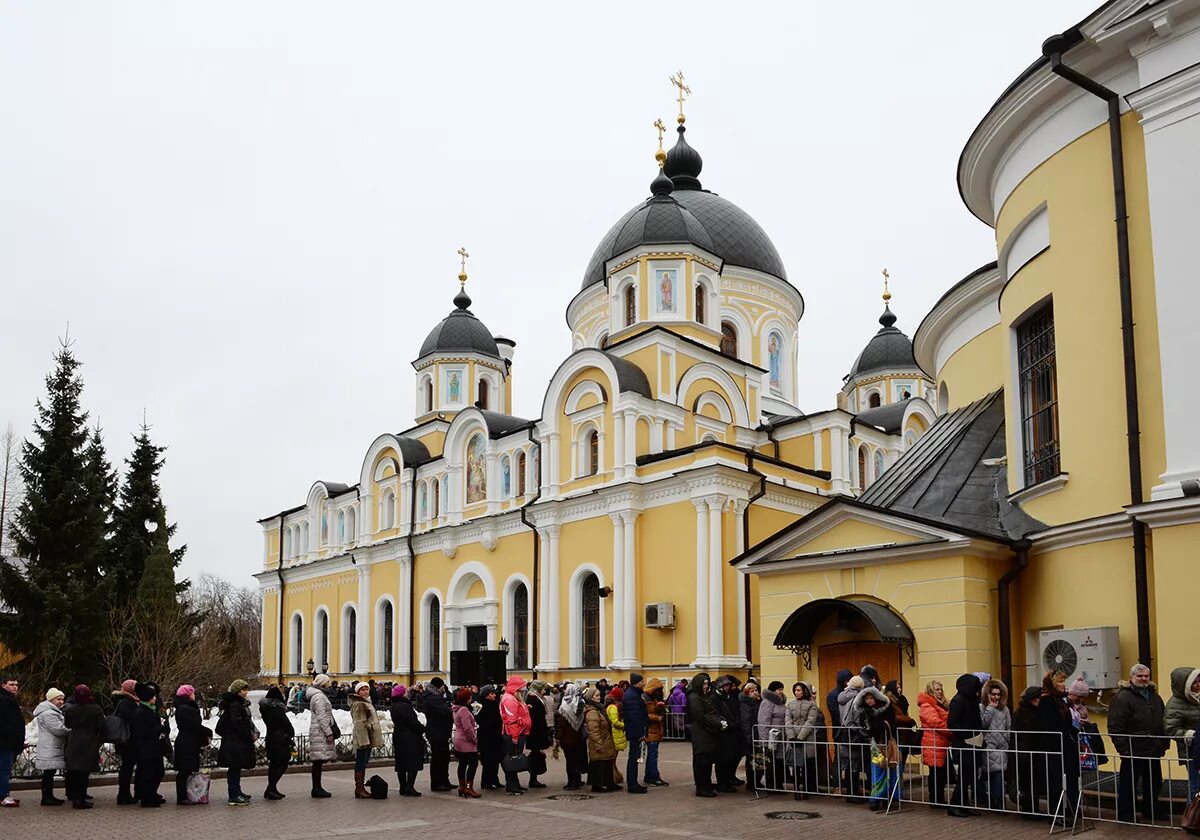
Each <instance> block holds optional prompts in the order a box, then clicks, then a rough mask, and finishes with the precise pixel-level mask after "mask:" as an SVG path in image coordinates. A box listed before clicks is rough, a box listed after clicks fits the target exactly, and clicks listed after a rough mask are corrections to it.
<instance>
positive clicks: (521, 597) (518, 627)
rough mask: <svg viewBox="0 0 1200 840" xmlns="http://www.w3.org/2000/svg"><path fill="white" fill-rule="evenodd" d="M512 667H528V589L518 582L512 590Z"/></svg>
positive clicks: (520, 668) (521, 669)
mask: <svg viewBox="0 0 1200 840" xmlns="http://www.w3.org/2000/svg"><path fill="white" fill-rule="evenodd" d="M513 636H514V638H513V668H515V669H517V670H518V671H523V670H525V669H526V668H528V667H529V590H528V589H526V588H525V584H523V583H518V584H517V586H516V588H515V589H514V590H513Z"/></svg>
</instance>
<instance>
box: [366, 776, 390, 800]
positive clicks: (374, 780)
mask: <svg viewBox="0 0 1200 840" xmlns="http://www.w3.org/2000/svg"><path fill="white" fill-rule="evenodd" d="M367 787H368V788H370V790H371V798H372V799H387V796H388V784H387V782H385V781H384V780H383V779H382V778H380V777H379V776H372V777H371V778H369V779H367Z"/></svg>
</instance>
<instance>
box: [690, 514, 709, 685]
mask: <svg viewBox="0 0 1200 840" xmlns="http://www.w3.org/2000/svg"><path fill="white" fill-rule="evenodd" d="M692 504H694V505H695V506H696V658H695V660H694V662H693V664H695V665H699V664H700V663H701V662H702V661H703V660H704V659H707V658H708V520H707V511H708V502H706V501H705V500H704V499H692Z"/></svg>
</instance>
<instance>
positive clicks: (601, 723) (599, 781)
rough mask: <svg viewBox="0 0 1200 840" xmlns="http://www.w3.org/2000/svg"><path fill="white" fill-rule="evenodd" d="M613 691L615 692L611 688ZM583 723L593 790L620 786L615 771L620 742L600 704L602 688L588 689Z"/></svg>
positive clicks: (610, 789) (589, 779) (589, 777)
mask: <svg viewBox="0 0 1200 840" xmlns="http://www.w3.org/2000/svg"><path fill="white" fill-rule="evenodd" d="M610 693H611V692H610ZM584 697H585V703H586V705H585V706H584V711H583V725H584V728H585V729H586V730H587V753H588V781H589V782H591V785H592V792H593V793H611V792H612V791H614V790H620V789H621V786H620V785H618V784H617V780H616V776H615V775H614V773H613V770H614V769H615V766H616V763H617V745H616V743H615V742H614V741H613V728H612V719H611V718H610V717H609V715H608V713H607V712H606V711H605V709H604V707H603V706H601V705H600V689H599V688H597V687H594V686H593V687H592V688H588V689H585V693H584Z"/></svg>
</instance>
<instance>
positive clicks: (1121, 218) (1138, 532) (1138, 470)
mask: <svg viewBox="0 0 1200 840" xmlns="http://www.w3.org/2000/svg"><path fill="white" fill-rule="evenodd" d="M1074 41H1075V39H1074V38H1073V37H1072V36H1070V35H1065V34H1064V35H1056V36H1054V37H1052V38H1049V39H1047V41H1046V42H1045V43H1044V44H1042V54H1043V55H1044V56H1045V57H1046V58H1047V59H1048V60H1049V62H1050V70H1051V71H1052V72H1054V73H1055V74H1057V75H1059V76H1061V77H1062V78H1064V79H1066V80H1067V81H1068V82H1070V83H1071V84H1073V85H1075V86H1076V87H1079V88H1082V89H1083V90H1085V91H1087V92H1088V93H1090V94H1092V95H1093V96H1095V97H1098V98H1100V99H1103V100H1104V101H1105V102H1106V103H1107V104H1108V140H1109V147H1110V151H1111V155H1112V189H1113V203H1114V205H1115V209H1116V219H1115V222H1116V227H1117V281H1118V284H1119V288H1120V295H1121V349H1122V351H1123V355H1124V361H1125V431H1126V435H1127V438H1128V441H1127V442H1128V466H1129V503H1130V505H1131V506H1137V505H1140V504H1141V503H1142V501H1143V494H1142V445H1141V428H1140V423H1139V421H1138V389H1137V356H1136V353H1135V347H1134V340H1133V282H1132V280H1131V277H1130V269H1129V210H1128V207H1127V206H1126V200H1125V153H1124V147H1123V145H1122V141H1121V97H1120V96H1119V95H1118V94H1117V93H1116V92H1115V91H1112V90H1109V89H1108V88H1106V87H1105V86H1104V85H1102V84H1100V83H1099V82H1097V81H1095V80H1094V79H1090V78H1088V77H1087V76H1085V75H1083V74H1082V73H1080V72H1079V71H1078V70H1075V69H1074V68H1071V67H1068V66H1067V65H1065V64H1063V60H1062V52H1063V50H1064V49H1067V48H1068V47H1070V46H1072V45H1073V43H1074ZM1133 579H1134V599H1135V601H1136V604H1137V638H1138V661H1139V662H1141V663H1142V664H1144V665H1147V666H1149V665H1150V659H1151V657H1150V653H1151V650H1150V585H1149V574H1148V570H1147V561H1146V526H1145V524H1144V523H1142V522H1140V521H1138V519H1137V518H1136V517H1134V518H1133Z"/></svg>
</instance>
